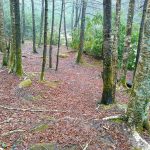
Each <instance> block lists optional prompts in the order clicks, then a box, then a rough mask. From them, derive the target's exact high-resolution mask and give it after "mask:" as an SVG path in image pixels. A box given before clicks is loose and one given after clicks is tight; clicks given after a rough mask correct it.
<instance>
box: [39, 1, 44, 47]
mask: <svg viewBox="0 0 150 150" xmlns="http://www.w3.org/2000/svg"><path fill="white" fill-rule="evenodd" d="M43 20H44V0H42V8H41V23H40V36H39V43H38V47H40V45H41V41H42V34H43Z"/></svg>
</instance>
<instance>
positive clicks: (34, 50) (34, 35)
mask: <svg viewBox="0 0 150 150" xmlns="http://www.w3.org/2000/svg"><path fill="white" fill-rule="evenodd" d="M31 4H32V30H33V31H32V32H33V53H37V51H36V32H35V13H34V0H31Z"/></svg>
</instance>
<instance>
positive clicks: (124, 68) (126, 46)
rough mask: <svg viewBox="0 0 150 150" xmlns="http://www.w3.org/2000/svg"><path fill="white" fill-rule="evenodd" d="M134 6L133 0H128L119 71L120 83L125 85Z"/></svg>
mask: <svg viewBox="0 0 150 150" xmlns="http://www.w3.org/2000/svg"><path fill="white" fill-rule="evenodd" d="M134 8H135V0H130V2H129V9H128V18H127V29H126V37H125V44H124V50H123V64H122V71H121V83H122V84H123V85H124V86H125V85H126V75H127V69H128V57H129V53H130V46H131V34H132V24H133V17H134Z"/></svg>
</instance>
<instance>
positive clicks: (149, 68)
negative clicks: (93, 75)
mask: <svg viewBox="0 0 150 150" xmlns="http://www.w3.org/2000/svg"><path fill="white" fill-rule="evenodd" d="M149 18H150V0H148V1H147V6H146V14H145V21H144V32H143V36H142V44H141V53H140V60H139V61H138V65H137V70H136V73H135V82H134V87H133V90H132V93H131V97H130V101H129V105H128V109H127V118H128V123H129V125H130V126H131V127H135V128H136V129H137V130H138V131H141V130H143V128H146V129H148V130H149V106H150V102H149V100H150V44H149V43H150V28H149V27H150V20H149Z"/></svg>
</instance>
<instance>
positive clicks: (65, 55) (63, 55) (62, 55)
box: [59, 53, 69, 58]
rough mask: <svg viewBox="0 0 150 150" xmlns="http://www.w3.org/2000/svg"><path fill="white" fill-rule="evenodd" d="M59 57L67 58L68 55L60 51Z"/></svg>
mask: <svg viewBox="0 0 150 150" xmlns="http://www.w3.org/2000/svg"><path fill="white" fill-rule="evenodd" d="M59 57H60V58H67V57H69V55H68V54H66V53H60V54H59Z"/></svg>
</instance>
